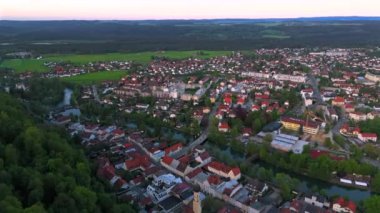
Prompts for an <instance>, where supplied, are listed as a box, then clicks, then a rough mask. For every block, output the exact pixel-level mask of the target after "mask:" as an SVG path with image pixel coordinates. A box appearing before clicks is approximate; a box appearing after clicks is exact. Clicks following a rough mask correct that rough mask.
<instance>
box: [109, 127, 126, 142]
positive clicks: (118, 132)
mask: <svg viewBox="0 0 380 213" xmlns="http://www.w3.org/2000/svg"><path fill="white" fill-rule="evenodd" d="M111 134H112V138H111V140H117V139H119V138H123V137H125V132H124V130H122V129H115V130H113V131H112V133H111Z"/></svg>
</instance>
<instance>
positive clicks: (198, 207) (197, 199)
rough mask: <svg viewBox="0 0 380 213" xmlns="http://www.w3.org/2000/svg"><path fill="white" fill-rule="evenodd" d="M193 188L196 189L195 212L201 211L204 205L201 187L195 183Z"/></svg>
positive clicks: (199, 212)
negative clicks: (200, 195) (202, 203)
mask: <svg viewBox="0 0 380 213" xmlns="http://www.w3.org/2000/svg"><path fill="white" fill-rule="evenodd" d="M193 190H194V200H193V212H194V213H201V212H202V206H201V199H200V197H199V192H200V191H201V188H200V187H199V185H195V186H194V189H193Z"/></svg>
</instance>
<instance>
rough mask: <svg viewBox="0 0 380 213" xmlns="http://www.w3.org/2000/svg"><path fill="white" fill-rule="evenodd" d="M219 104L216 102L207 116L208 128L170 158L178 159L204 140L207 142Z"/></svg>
mask: <svg viewBox="0 0 380 213" xmlns="http://www.w3.org/2000/svg"><path fill="white" fill-rule="evenodd" d="M219 104H220V102H216V103H215V105H214V107H213V108H212V110H211V112H210V114H209V116H208V120H209V122H208V126H207V128H206V129H205V130H204V131H203V132H202V134H201V135H200V136H199V137H198V138H197V139H195V140H194V141H193V142H191V143H189V144H188V145H187V146H186V147H184V148H183V149H181V150H180V151H178V152H176V153H174V154H172V155H171V156H172V157H173V158H178V157H180V156H182V155H185V154H186V153H188V152H189V151H190V150H192V149H194V148H195V147H196V146H198V145H200V144H201V143H203V142H204V141H205V140H207V137H208V134H209V129H210V126H211V122H210V121H211V119H212V118H213V117H214V116H215V114H216V111H217V109H218V107H219Z"/></svg>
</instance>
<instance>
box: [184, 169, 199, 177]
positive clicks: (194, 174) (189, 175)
mask: <svg viewBox="0 0 380 213" xmlns="http://www.w3.org/2000/svg"><path fill="white" fill-rule="evenodd" d="M201 172H202V169H201V168H196V169H194V170H193V171H191V172H189V174H187V175H186V176H187V177H188V178H190V179H191V178H193V177H195V176H197V175H198V174H199V173H201Z"/></svg>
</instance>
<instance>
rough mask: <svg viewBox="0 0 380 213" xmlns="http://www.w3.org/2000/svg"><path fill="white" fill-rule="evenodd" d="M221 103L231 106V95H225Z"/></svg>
mask: <svg viewBox="0 0 380 213" xmlns="http://www.w3.org/2000/svg"><path fill="white" fill-rule="evenodd" d="M223 103H224V105H226V106H231V104H232V97H231V95H225V96H224V99H223Z"/></svg>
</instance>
